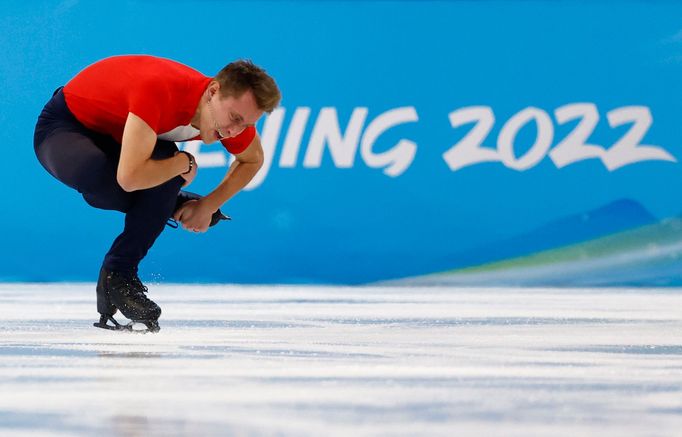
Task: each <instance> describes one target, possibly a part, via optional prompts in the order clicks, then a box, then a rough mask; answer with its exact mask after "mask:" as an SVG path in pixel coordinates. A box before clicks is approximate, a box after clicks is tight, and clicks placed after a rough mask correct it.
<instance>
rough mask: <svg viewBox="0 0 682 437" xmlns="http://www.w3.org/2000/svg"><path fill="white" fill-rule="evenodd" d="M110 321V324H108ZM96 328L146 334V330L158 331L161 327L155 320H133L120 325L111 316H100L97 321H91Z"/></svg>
mask: <svg viewBox="0 0 682 437" xmlns="http://www.w3.org/2000/svg"><path fill="white" fill-rule="evenodd" d="M109 322H111V324H109ZM92 325H93V326H95V327H96V328H102V329H108V330H110V331H124V332H134V333H137V334H146V333H147V332H159V331H160V330H161V327H160V326H159V322H158V321H156V320H133V321H132V322H130V323H127V324H125V325H121V324H120V323H118V322H117V321H116V319H114V318H113V317H111V316H108V317H107V316H102V317H100V320H99V322H96V323H93V324H92Z"/></svg>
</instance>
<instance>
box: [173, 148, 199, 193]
mask: <svg viewBox="0 0 682 437" xmlns="http://www.w3.org/2000/svg"><path fill="white" fill-rule="evenodd" d="M178 153H180V152H175V154H176V155H177V154H178ZM182 154H183V155H185V154H186V155H187V158H189V159H191V161H192V164H191V165H192V170H191V171H190V172H189V173H187V174H180V176H182V178H183V179H184V180H185V183H184V184H182V186H183V187H186V186H187V185H189V184H191V183H192V181H193V180H194V178H195V177H196V175H197V170H198V168H199V166H198V165H197V162H196V159H194V156H192V154H191V153H189V152H183V153H182Z"/></svg>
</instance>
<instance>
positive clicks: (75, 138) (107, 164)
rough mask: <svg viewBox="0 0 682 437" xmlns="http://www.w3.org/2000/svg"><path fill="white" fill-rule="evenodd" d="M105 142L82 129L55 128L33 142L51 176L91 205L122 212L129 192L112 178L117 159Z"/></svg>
mask: <svg viewBox="0 0 682 437" xmlns="http://www.w3.org/2000/svg"><path fill="white" fill-rule="evenodd" d="M102 141H103V142H105V141H106V140H102ZM105 146H107V145H102V144H96V143H95V140H93V138H91V137H90V136H88V135H86V134H84V133H82V132H75V131H58V132H55V133H53V134H52V135H50V136H49V137H47V138H46V139H45V140H44V141H42V142H41V143H40V144H39V145H37V147H36V155H37V156H38V160H39V161H40V163H41V164H42V165H43V167H45V169H46V170H47V171H48V172H49V173H50V174H51V175H52V176H54V177H55V178H57V179H58V180H60V181H61V182H63V183H65V184H66V185H68V186H69V187H71V188H74V189H75V190H77V191H78V192H80V193H82V194H83V198H84V199H85V200H86V201H87V202H88V203H89V204H90V205H91V206H94V207H96V208H100V209H111V210H117V211H122V212H125V211H127V210H128V209H129V208H130V206H131V203H132V196H131V193H127V192H125V191H124V190H123V189H122V188H121V187H120V186H119V184H118V182H117V181H116V167H117V165H118V160H117V159H116V157H115V155H112V154H111V153H107V149H106V147H105Z"/></svg>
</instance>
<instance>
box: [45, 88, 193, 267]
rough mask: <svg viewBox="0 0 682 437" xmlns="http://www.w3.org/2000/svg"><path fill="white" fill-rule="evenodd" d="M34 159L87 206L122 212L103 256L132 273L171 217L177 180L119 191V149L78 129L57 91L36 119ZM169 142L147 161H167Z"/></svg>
mask: <svg viewBox="0 0 682 437" xmlns="http://www.w3.org/2000/svg"><path fill="white" fill-rule="evenodd" d="M33 144H34V148H35V152H36V156H37V157H38V160H39V161H40V163H41V164H42V165H43V167H45V169H46V170H47V171H48V172H49V173H50V174H51V175H52V176H54V177H55V178H57V179H58V180H60V181H61V182H63V183H65V184H66V185H68V186H69V187H71V188H73V189H75V190H77V191H78V192H79V193H81V194H82V195H83V198H84V199H85V201H86V202H88V204H90V205H92V206H94V207H95V208H100V209H109V210H116V211H121V212H124V213H125V215H126V216H125V227H124V229H123V232H122V233H121V235H119V236H118V237H117V238H116V240H114V243H113V244H112V246H111V249H109V252H108V253H107V254H106V256H105V257H104V263H103V266H104V267H105V268H107V269H110V270H116V271H122V272H137V266H138V264H139V263H140V261H141V260H142V258H144V257H145V255H146V254H147V251H149V248H151V247H152V245H153V244H154V241H156V238H157V237H158V236H159V235H160V234H161V231H163V229H164V226H165V223H166V221H167V220H168V218H169V217H170V216H171V215H172V214H173V210H174V208H175V202H176V200H177V195H178V192H179V191H180V188H181V186H182V184H183V182H184V179H183V178H182V177H181V176H177V177H174V178H173V179H171V180H169V181H167V182H165V183H163V184H161V185H158V186H156V187H153V188H149V189H146V190H139V191H133V192H130V193H128V192H126V191H124V190H123V189H122V188H121V186H120V185H119V184H118V182H117V180H116V169H117V167H118V161H119V158H120V155H121V145H120V144H118V143H117V142H116V141H115V140H114V139H113V138H112V137H110V136H108V135H104V134H100V133H97V132H94V131H92V130H90V129H88V128H86V127H85V126H83V125H82V124H81V123H80V122H79V121H78V120H76V118H75V117H74V116H73V114H72V113H71V112H70V111H69V108H68V107H67V106H66V102H65V100H64V94H63V93H62V90H61V88H60V89H58V90H57V91H56V92H55V94H54V95H53V96H52V98H51V99H50V100H49V101H48V102H47V104H46V105H45V108H44V109H43V111H42V113H41V114H40V116H39V117H38V123H37V124H36V130H35V135H34V139H33ZM177 150H178V148H177V146H176V145H175V143H174V142H171V141H162V140H158V141H157V142H156V146H155V147H154V152H153V154H152V159H165V158H170V157H171V156H173V154H174V153H175V152H176V151H177Z"/></svg>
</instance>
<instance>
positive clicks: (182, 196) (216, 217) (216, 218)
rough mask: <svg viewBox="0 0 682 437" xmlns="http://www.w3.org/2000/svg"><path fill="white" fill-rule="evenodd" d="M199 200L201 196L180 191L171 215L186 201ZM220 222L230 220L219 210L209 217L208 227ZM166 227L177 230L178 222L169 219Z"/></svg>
mask: <svg viewBox="0 0 682 437" xmlns="http://www.w3.org/2000/svg"><path fill="white" fill-rule="evenodd" d="M199 199H201V196H200V195H198V194H195V193H190V192H189V191H180V192H179V193H178V200H177V201H176V202H175V208H174V209H173V214H175V211H177V210H178V209H180V207H181V206H182V205H184V204H185V202H187V201H188V200H199ZM222 220H232V219H231V218H230V216H228V215H225V214H223V213H222V211H220V208H218V210H217V211H216V212H214V213H213V216H212V217H211V224H210V225H209V226H215V225H217V224H218V223H219V222H220V221H222ZM166 224H167V225H168V226H170V227H171V228H174V229H177V228H178V222H177V221H176V220H175V219H174V218H173V217H171V218H169V219H168V222H167V223H166Z"/></svg>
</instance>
